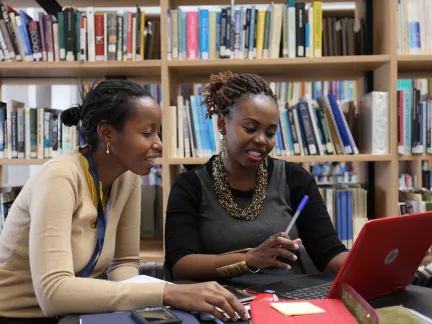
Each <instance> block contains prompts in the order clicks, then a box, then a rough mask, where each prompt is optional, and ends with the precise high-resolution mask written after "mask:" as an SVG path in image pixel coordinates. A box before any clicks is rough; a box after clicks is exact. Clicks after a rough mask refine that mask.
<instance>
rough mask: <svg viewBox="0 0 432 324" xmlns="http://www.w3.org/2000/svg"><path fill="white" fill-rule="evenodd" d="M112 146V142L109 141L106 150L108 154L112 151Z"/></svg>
mask: <svg viewBox="0 0 432 324" xmlns="http://www.w3.org/2000/svg"><path fill="white" fill-rule="evenodd" d="M110 148H111V144H110V143H109V142H108V143H107V150H106V154H109V152H110Z"/></svg>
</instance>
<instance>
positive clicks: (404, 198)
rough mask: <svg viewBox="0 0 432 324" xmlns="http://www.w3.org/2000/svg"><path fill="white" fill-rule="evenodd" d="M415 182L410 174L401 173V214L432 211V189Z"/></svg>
mask: <svg viewBox="0 0 432 324" xmlns="http://www.w3.org/2000/svg"><path fill="white" fill-rule="evenodd" d="M415 182H416V181H413V177H412V176H411V175H410V174H407V173H401V174H400V175H399V206H398V207H399V215H405V214H413V213H421V212H426V211H432V191H431V190H430V189H427V188H424V187H423V188H418V187H417V184H416V183H415Z"/></svg>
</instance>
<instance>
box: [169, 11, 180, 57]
mask: <svg viewBox="0 0 432 324" xmlns="http://www.w3.org/2000/svg"><path fill="white" fill-rule="evenodd" d="M179 25H180V24H179V15H178V10H171V41H172V48H171V52H172V53H171V54H172V59H173V60H178V59H179Z"/></svg>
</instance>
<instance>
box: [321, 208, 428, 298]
mask: <svg viewBox="0 0 432 324" xmlns="http://www.w3.org/2000/svg"><path fill="white" fill-rule="evenodd" d="M431 245H432V212H426V213H418V214H411V215H403V216H395V217H388V218H381V219H374V220H370V221H368V222H367V223H366V224H365V225H364V226H363V228H362V230H361V232H360V234H359V236H358V238H357V239H356V241H355V243H354V245H353V247H352V249H351V251H350V253H349V254H348V257H347V259H346V260H345V263H344V265H343V266H342V268H341V270H340V271H339V273H338V275H337V277H336V279H335V281H334V282H333V285H332V287H331V288H330V290H329V293H328V295H327V298H339V297H340V291H341V285H342V284H346V285H349V286H351V287H353V288H354V289H355V290H356V291H357V292H358V293H359V294H360V295H361V296H362V297H363V298H364V299H366V300H370V299H373V298H376V297H379V296H383V295H388V294H391V293H393V292H396V291H400V290H404V289H405V287H406V286H408V285H409V284H410V283H411V282H412V280H413V277H414V274H415V272H416V270H417V268H418V267H419V265H420V263H421V261H422V260H423V258H424V256H425V255H426V253H427V251H428V249H429V248H430V246H431Z"/></svg>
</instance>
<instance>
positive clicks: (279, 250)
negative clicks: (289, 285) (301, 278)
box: [245, 233, 302, 270]
mask: <svg viewBox="0 0 432 324" xmlns="http://www.w3.org/2000/svg"><path fill="white" fill-rule="evenodd" d="M299 244H302V242H301V240H300V239H296V240H293V241H291V240H290V239H289V238H287V237H286V235H285V233H278V234H276V235H273V236H271V237H270V238H268V239H267V240H266V241H265V242H264V243H262V244H261V245H259V246H258V247H256V248H253V249H250V250H249V251H248V252H247V253H246V260H245V261H246V264H247V265H248V266H249V267H251V268H256V269H264V268H268V267H275V268H280V269H288V270H289V269H290V268H291V267H290V266H289V265H288V264H285V263H283V262H279V261H277V260H276V257H279V256H280V257H283V258H286V259H290V260H293V261H295V260H297V257H296V256H295V254H294V253H292V252H290V251H288V250H297V249H298V248H299Z"/></svg>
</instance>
